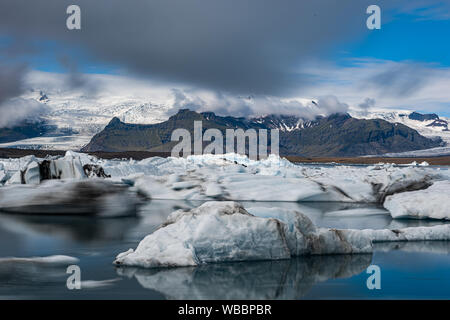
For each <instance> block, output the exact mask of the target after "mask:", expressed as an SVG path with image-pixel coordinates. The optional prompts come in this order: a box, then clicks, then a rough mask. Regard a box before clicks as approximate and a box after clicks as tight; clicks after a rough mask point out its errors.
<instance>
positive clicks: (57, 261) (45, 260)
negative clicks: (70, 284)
mask: <svg viewBox="0 0 450 320" xmlns="http://www.w3.org/2000/svg"><path fill="white" fill-rule="evenodd" d="M79 261H80V260H79V259H78V258H74V257H70V256H64V255H56V256H47V257H31V258H16V257H10V258H0V264H2V263H38V264H48V265H54V266H58V265H70V264H76V263H78V262H79Z"/></svg>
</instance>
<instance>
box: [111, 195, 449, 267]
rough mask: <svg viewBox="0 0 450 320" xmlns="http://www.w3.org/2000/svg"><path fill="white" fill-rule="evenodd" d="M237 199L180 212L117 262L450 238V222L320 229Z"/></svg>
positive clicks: (193, 261) (321, 251)
mask: <svg viewBox="0 0 450 320" xmlns="http://www.w3.org/2000/svg"><path fill="white" fill-rule="evenodd" d="M252 213H253V214H250V213H249V212H247V211H246V210H245V209H244V207H243V206H242V205H241V204H239V203H237V202H233V201H222V202H217V201H210V202H206V203H204V204H202V205H201V206H199V207H197V208H194V209H192V210H189V211H184V210H177V211H174V212H173V213H172V214H170V215H169V217H168V218H167V220H166V222H165V223H163V224H162V225H161V227H160V228H158V229H157V230H156V231H155V232H153V233H152V234H150V235H148V236H146V237H145V238H144V239H143V240H142V241H141V242H140V243H139V245H138V246H137V248H136V249H135V250H133V249H129V250H128V251H126V252H123V253H120V254H119V255H118V256H117V257H116V259H115V261H114V264H116V265H120V266H131V267H142V268H156V267H180V266H197V265H204V264H209V263H222V262H237V261H254V260H283V259H289V258H291V257H295V256H305V255H329V254H361V253H371V252H372V251H373V243H376V242H397V241H437V240H446V241H448V240H450V225H438V226H433V227H413V228H404V229H393V230H389V229H381V230H372V229H365V230H356V229H342V230H339V229H328V228H316V227H315V226H314V224H313V223H312V222H311V220H310V219H309V218H308V217H307V216H305V215H303V214H301V213H299V212H285V211H283V210H281V211H280V210H278V209H270V208H269V209H267V208H262V209H261V210H257V209H255V208H254V209H253V210H252Z"/></svg>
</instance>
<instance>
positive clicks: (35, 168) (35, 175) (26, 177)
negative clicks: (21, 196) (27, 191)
mask: <svg viewBox="0 0 450 320" xmlns="http://www.w3.org/2000/svg"><path fill="white" fill-rule="evenodd" d="M23 182H24V183H25V184H39V183H40V182H41V178H40V172H39V163H37V162H36V161H33V162H32V163H30V164H29V165H28V167H27V168H26V170H25V172H24V173H23Z"/></svg>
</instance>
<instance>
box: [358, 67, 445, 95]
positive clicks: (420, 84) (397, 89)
mask: <svg viewBox="0 0 450 320" xmlns="http://www.w3.org/2000/svg"><path fill="white" fill-rule="evenodd" d="M436 72H437V71H436V70H433V69H432V68H427V67H426V66H423V65H418V64H414V63H411V64H405V63H398V64H394V65H392V66H390V67H389V68H388V69H386V70H383V71H381V72H380V73H378V74H376V75H374V76H372V77H370V78H369V79H367V85H368V86H371V87H374V88H375V89H377V90H378V91H380V93H381V94H385V95H388V96H393V97H401V96H408V95H411V94H414V93H417V92H418V91H419V90H420V89H422V88H424V87H425V86H426V85H427V83H428V82H429V80H430V79H432V78H433V76H434V75H435V74H436Z"/></svg>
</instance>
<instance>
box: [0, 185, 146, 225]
mask: <svg viewBox="0 0 450 320" xmlns="http://www.w3.org/2000/svg"><path fill="white" fill-rule="evenodd" d="M139 202H140V200H139V198H138V197H137V195H136V194H135V193H134V192H131V191H129V190H128V188H127V187H125V186H121V185H116V184H114V183H112V182H110V181H105V180H100V179H91V180H81V181H77V180H72V181H62V180H48V181H45V182H43V183H41V184H40V185H39V186H33V185H23V184H22V185H11V186H7V187H2V188H0V211H3V212H7V213H22V214H46V215H80V216H93V215H95V216H99V217H118V216H129V215H135V214H136V209H137V206H138V204H139Z"/></svg>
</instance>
